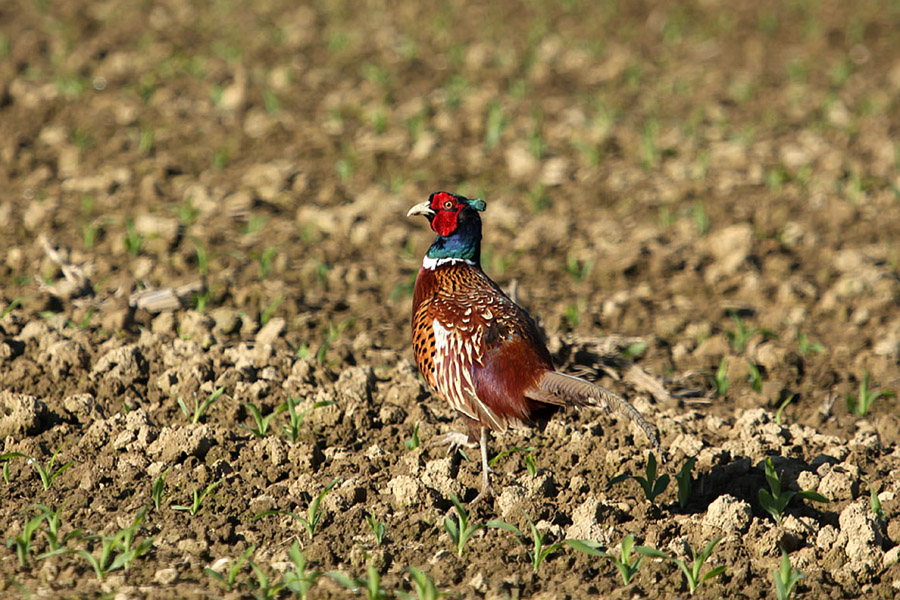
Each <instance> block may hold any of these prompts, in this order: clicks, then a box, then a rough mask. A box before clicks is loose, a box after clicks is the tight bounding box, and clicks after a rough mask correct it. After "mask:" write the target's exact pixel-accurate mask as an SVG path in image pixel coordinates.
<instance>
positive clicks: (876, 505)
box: [863, 478, 884, 523]
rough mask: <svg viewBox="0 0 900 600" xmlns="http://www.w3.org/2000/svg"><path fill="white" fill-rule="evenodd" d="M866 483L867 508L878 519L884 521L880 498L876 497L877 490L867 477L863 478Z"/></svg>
mask: <svg viewBox="0 0 900 600" xmlns="http://www.w3.org/2000/svg"><path fill="white" fill-rule="evenodd" d="M863 481H865V482H866V485H867V486H869V510H871V511H872V514H873V515H875V516H876V517H877V518H878V520H879V521H881V522H882V523H883V522H884V509H883V508H882V507H881V500H880V499H879V498H878V490H876V489H875V486H873V485H872V484H871V483H870V482H869V480H868V479H865V478H863Z"/></svg>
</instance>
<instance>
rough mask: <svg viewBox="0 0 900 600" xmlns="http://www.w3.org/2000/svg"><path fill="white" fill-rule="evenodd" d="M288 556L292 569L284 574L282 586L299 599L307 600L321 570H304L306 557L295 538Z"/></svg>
mask: <svg viewBox="0 0 900 600" xmlns="http://www.w3.org/2000/svg"><path fill="white" fill-rule="evenodd" d="M288 556H289V557H290V559H291V563H292V564H293V565H294V570H293V571H288V572H287V573H285V574H284V587H286V588H287V589H289V590H290V591H292V592H294V594H296V595H297V596H299V597H300V600H307V598H309V590H311V589H312V587H313V586H314V585H315V584H316V581H318V579H319V577H321V575H322V573H321V571H307V570H306V557H305V556H304V555H303V551H302V550H300V544H298V543H297V541H296V540H295V541H294V543H293V545H292V546H291V549H290V550H289V551H288Z"/></svg>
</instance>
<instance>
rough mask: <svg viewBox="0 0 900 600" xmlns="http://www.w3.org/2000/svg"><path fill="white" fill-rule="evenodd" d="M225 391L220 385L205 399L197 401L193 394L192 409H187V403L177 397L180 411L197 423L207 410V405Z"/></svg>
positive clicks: (210, 404) (211, 403)
mask: <svg viewBox="0 0 900 600" xmlns="http://www.w3.org/2000/svg"><path fill="white" fill-rule="evenodd" d="M223 393H225V388H224V387H220V388H219V389H217V390H216V391H214V392H213V393H212V394H210V395H209V396H207V398H206V400H204V401H203V402H198V401H197V397H196V395H195V396H194V409H193V410H188V407H187V404H185V402H184V400H183V399H182V398H178V406H180V407H181V412H182V413H183V414H184V416H185V417H188V418H189V419H190V420H191V423H199V422H200V419H201V418H202V417H203V415H204V414H206V411H207V410H209V407H210V406H212V405H213V403H214V402H215V401H216V400H218V399H219V398H220V397H221V396H222V394H223Z"/></svg>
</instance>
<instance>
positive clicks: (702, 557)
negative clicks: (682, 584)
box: [657, 537, 727, 596]
mask: <svg viewBox="0 0 900 600" xmlns="http://www.w3.org/2000/svg"><path fill="white" fill-rule="evenodd" d="M721 539H722V538H720V537H717V538H716V539H714V540H713V541H711V542H710V543H709V544H707V545H706V547H705V548H704V549H703V550H702V551H701V552H700V554H697V552H696V551H695V550H694V549H693V548H690V550H691V559H692V561H691V563H690V565H688V563H686V562H685V561H683V560H681V559H679V558H675V557H672V556H669V555H667V554H665V553H663V552H660V551H657V552H659V557H660V558H667V559H668V560H670V561H672V562H673V563H675V564H676V565H677V566H678V568H679V569H681V572H682V573H684V579H685V581H686V582H687V586H688V590H689V591H690V593H691V595H692V596H693V595H694V591H696V589H697V587H699V586H700V584H701V583H703V582H704V581H707V580H708V579H712V578H713V577H716V576H718V575H721V574H722V573H724V572H725V569H726V568H727V567H726V566H725V565H719V566H718V567H714V568H712V569H710V570H709V571H707V572H706V573H704V574H703V575H700V570H701V569H703V565H704V564H705V563H706V561H707V559H709V556H710V554H712V551H713V548H715V547H716V544H718V543H719V540H721Z"/></svg>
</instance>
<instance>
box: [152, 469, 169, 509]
mask: <svg viewBox="0 0 900 600" xmlns="http://www.w3.org/2000/svg"><path fill="white" fill-rule="evenodd" d="M171 470H172V467H169V468H168V469H166V470H165V471H163V472H162V473H160V474H159V477H157V478H156V479H154V480H153V485H152V486H151V487H150V497H151V498H152V499H153V507H154V508H155V509H156V510H159V505H160V504H162V497H163V492H164V491H165V489H166V476H167V475H168V474H169V471H171Z"/></svg>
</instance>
